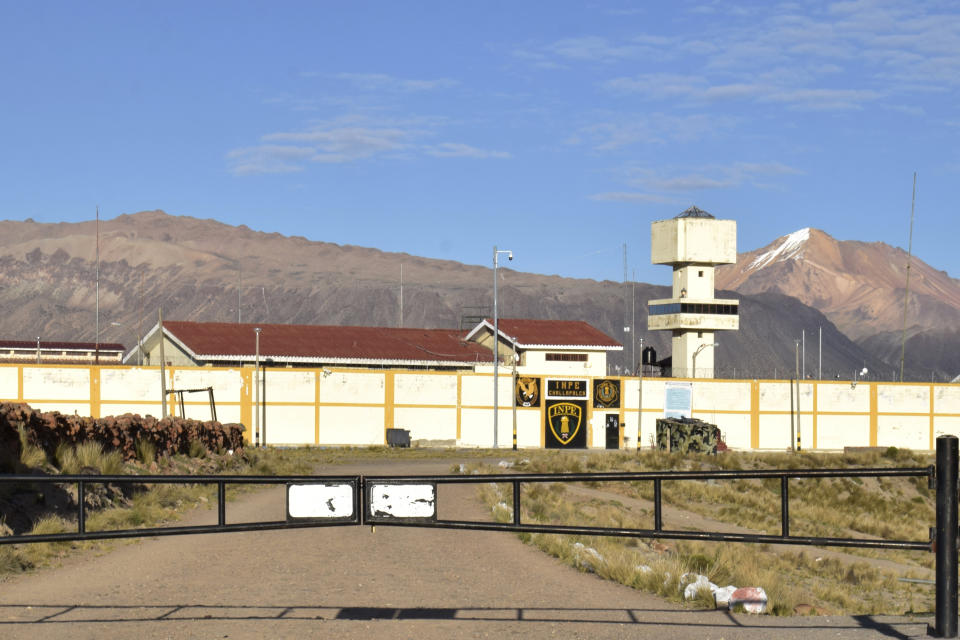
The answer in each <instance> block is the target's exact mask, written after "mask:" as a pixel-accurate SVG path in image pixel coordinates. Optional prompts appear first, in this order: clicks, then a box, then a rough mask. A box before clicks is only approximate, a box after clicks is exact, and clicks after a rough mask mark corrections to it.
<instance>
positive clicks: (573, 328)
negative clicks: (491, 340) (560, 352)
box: [486, 318, 623, 349]
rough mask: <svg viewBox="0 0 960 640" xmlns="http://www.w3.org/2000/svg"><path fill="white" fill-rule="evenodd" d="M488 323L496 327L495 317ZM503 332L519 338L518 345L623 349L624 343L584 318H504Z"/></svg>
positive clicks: (517, 339)
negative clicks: (494, 323)
mask: <svg viewBox="0 0 960 640" xmlns="http://www.w3.org/2000/svg"><path fill="white" fill-rule="evenodd" d="M486 322H487V323H488V324H489V325H490V327H491V329H492V328H493V320H492V319H488V320H486ZM499 325H500V333H501V334H504V335H506V336H509V337H510V338H513V339H515V340H516V341H517V346H521V347H522V346H533V345H549V346H557V347H603V348H605V349H622V348H623V345H621V344H620V343H619V342H617V341H616V340H614V339H613V338H611V337H610V336H608V335H607V334H605V333H604V332H603V331H600V330H599V329H597V328H595V327H593V326H591V325H589V324H587V323H586V322H583V321H580V320H527V319H521V318H500V320H499Z"/></svg>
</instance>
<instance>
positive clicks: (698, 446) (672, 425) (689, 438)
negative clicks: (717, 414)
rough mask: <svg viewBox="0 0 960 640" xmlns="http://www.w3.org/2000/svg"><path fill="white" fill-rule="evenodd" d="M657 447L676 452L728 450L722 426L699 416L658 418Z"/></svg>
mask: <svg viewBox="0 0 960 640" xmlns="http://www.w3.org/2000/svg"><path fill="white" fill-rule="evenodd" d="M657 448H658V449H660V450H661V451H671V452H676V453H716V452H717V451H726V450H727V445H726V444H724V442H723V438H721V437H720V428H719V427H717V425H715V424H710V423H709V422H704V421H703V420H700V419H698V418H658V419H657Z"/></svg>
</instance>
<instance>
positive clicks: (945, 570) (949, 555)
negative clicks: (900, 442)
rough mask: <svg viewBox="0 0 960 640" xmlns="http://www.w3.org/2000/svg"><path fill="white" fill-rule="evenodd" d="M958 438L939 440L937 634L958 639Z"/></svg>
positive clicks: (935, 633)
mask: <svg viewBox="0 0 960 640" xmlns="http://www.w3.org/2000/svg"><path fill="white" fill-rule="evenodd" d="M957 458H958V455H957V437H956V436H940V437H939V438H937V530H936V540H935V548H936V572H937V573H936V578H937V594H936V609H935V614H934V635H935V636H937V637H939V638H956V637H957V469H958V465H957Z"/></svg>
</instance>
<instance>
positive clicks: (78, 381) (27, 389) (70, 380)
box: [23, 367, 90, 415]
mask: <svg viewBox="0 0 960 640" xmlns="http://www.w3.org/2000/svg"><path fill="white" fill-rule="evenodd" d="M23 399H24V401H26V402H28V403H30V405H31V406H33V404H34V403H33V402H30V400H31V399H44V400H87V401H88V402H87V407H88V408H87V411H88V415H89V411H90V409H89V400H90V370H89V369H79V368H78V369H61V368H58V367H24V368H23ZM71 413H72V411H71Z"/></svg>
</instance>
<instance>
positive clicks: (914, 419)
mask: <svg viewBox="0 0 960 640" xmlns="http://www.w3.org/2000/svg"><path fill="white" fill-rule="evenodd" d="M877 446H878V447H900V448H904V449H929V448H930V417H929V416H877Z"/></svg>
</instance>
